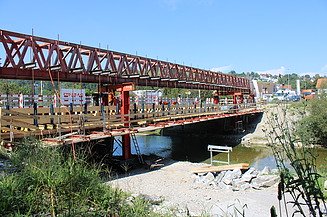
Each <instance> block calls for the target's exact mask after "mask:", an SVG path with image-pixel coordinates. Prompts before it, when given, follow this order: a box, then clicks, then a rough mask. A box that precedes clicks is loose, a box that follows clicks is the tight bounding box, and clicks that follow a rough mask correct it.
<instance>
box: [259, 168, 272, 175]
mask: <svg viewBox="0 0 327 217" xmlns="http://www.w3.org/2000/svg"><path fill="white" fill-rule="evenodd" d="M270 173H271V169H270V167H268V166H265V168H263V170H262V171H261V172H260V173H259V175H269V174H270Z"/></svg>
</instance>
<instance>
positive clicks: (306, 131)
mask: <svg viewBox="0 0 327 217" xmlns="http://www.w3.org/2000/svg"><path fill="white" fill-rule="evenodd" d="M326 107H327V97H326V96H320V98H318V99H314V100H310V101H308V102H307V106H306V107H305V109H306V113H307V114H306V115H305V116H304V118H303V119H302V120H301V121H300V122H299V126H298V128H297V135H298V136H299V137H300V138H301V140H302V141H303V142H305V143H306V144H320V145H324V146H327V110H326Z"/></svg>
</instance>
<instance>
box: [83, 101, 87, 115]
mask: <svg viewBox="0 0 327 217" xmlns="http://www.w3.org/2000/svg"><path fill="white" fill-rule="evenodd" d="M83 113H84V114H87V103H84V108H83Z"/></svg>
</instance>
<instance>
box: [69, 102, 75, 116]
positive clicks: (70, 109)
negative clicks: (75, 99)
mask: <svg viewBox="0 0 327 217" xmlns="http://www.w3.org/2000/svg"><path fill="white" fill-rule="evenodd" d="M73 111H74V107H73V103H69V112H70V114H73Z"/></svg>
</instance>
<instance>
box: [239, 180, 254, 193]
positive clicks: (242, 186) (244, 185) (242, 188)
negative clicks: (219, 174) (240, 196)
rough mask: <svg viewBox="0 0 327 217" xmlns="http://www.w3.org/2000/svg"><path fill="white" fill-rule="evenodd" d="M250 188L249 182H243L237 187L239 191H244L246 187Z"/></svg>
mask: <svg viewBox="0 0 327 217" xmlns="http://www.w3.org/2000/svg"><path fill="white" fill-rule="evenodd" d="M250 188H251V185H250V183H247V182H246V183H244V184H242V185H240V187H239V189H240V190H241V191H245V190H247V189H250Z"/></svg>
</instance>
